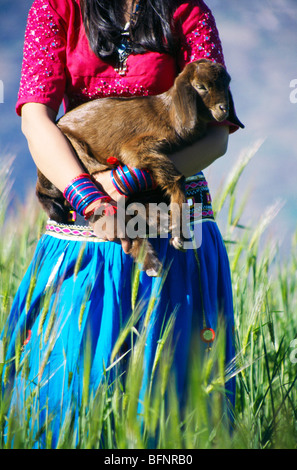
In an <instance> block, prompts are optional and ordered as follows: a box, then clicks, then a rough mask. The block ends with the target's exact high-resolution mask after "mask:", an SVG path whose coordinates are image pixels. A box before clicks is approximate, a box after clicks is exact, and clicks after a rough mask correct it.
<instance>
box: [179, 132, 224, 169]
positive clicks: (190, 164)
mask: <svg viewBox="0 0 297 470" xmlns="http://www.w3.org/2000/svg"><path fill="white" fill-rule="evenodd" d="M228 138H229V127H228V126H211V127H209V128H208V131H207V134H206V135H205V137H203V138H202V139H200V140H198V141H197V142H195V143H194V144H192V145H189V146H187V147H185V148H184V149H183V150H181V151H179V152H176V153H174V154H172V155H170V158H171V160H172V161H173V163H174V165H175V167H176V168H177V170H179V171H180V172H181V173H182V174H183V175H185V176H191V175H193V174H195V173H198V172H199V171H202V170H204V168H206V167H208V166H209V165H210V164H211V163H213V162H214V161H215V160H216V159H217V158H219V157H222V156H223V155H224V154H225V153H226V151H227V147H228Z"/></svg>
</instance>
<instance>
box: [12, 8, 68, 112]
mask: <svg viewBox="0 0 297 470" xmlns="http://www.w3.org/2000/svg"><path fill="white" fill-rule="evenodd" d="M65 29H66V26H65V21H64V20H63V19H62V18H61V16H60V15H59V14H58V13H57V12H56V10H55V9H54V8H53V7H52V6H51V2H50V0H35V1H34V3H33V5H32V7H31V9H30V11H29V15H28V20H27V27H26V32H25V42H24V52H23V64H22V73H21V82H20V88H19V93H18V101H17V103H16V112H17V114H18V115H21V108H22V105H23V104H25V103H28V102H34V103H42V104H46V105H48V106H50V107H51V108H53V109H54V110H55V111H56V112H58V110H59V107H60V104H61V102H62V100H63V96H64V91H65V83H66V74H65V62H66V31H65Z"/></svg>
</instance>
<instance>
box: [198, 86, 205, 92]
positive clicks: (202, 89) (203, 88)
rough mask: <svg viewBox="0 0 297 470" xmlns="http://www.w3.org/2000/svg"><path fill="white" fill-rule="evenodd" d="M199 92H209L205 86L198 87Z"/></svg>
mask: <svg viewBox="0 0 297 470" xmlns="http://www.w3.org/2000/svg"><path fill="white" fill-rule="evenodd" d="M197 88H198V90H201V91H207V89H206V87H205V86H204V85H197Z"/></svg>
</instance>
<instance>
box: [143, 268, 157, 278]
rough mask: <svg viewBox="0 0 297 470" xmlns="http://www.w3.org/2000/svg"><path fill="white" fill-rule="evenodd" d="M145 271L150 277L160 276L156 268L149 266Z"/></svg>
mask: <svg viewBox="0 0 297 470" xmlns="http://www.w3.org/2000/svg"><path fill="white" fill-rule="evenodd" d="M145 272H146V274H147V275H148V276H149V277H158V276H159V272H158V271H156V270H155V268H149V269H147V270H146V271H145Z"/></svg>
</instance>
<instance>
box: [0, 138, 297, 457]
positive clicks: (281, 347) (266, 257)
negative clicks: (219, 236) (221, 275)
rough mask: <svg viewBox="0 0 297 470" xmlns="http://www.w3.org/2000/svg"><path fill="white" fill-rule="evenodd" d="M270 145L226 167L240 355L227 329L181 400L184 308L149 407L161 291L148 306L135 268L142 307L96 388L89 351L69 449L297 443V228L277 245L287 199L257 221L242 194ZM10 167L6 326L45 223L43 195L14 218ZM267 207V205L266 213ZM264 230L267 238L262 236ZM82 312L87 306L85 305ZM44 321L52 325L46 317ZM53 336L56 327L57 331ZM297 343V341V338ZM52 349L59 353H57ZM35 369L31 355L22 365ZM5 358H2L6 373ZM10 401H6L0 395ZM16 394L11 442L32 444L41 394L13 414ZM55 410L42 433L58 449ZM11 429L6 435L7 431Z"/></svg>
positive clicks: (4, 225) (161, 352) (2, 298)
mask: <svg viewBox="0 0 297 470" xmlns="http://www.w3.org/2000/svg"><path fill="white" fill-rule="evenodd" d="M259 145H260V143H256V144H255V146H254V147H252V148H251V149H248V150H246V151H245V152H243V154H242V156H240V158H239V160H238V164H237V165H236V167H235V168H234V170H233V171H232V172H231V174H230V175H228V176H227V178H226V181H225V182H224V185H223V187H222V188H220V191H219V193H218V195H216V196H215V197H213V199H214V210H215V212H216V214H217V216H218V217H219V216H220V214H222V213H224V214H226V215H224V221H225V222H226V223H224V224H222V225H224V229H223V237H224V239H225V241H226V246H227V250H228V254H229V259H230V267H231V275H232V284H233V295H234V311H235V325H236V328H235V340H236V352H237V354H236V358H235V360H234V364H233V365H232V367H230V368H229V369H228V370H225V368H224V337H223V333H222V331H223V329H220V330H219V334H218V336H217V339H216V343H215V345H214V347H213V348H212V350H211V351H210V353H209V355H208V356H207V357H206V358H205V360H204V362H203V363H202V364H201V362H199V361H197V360H196V359H195V358H192V359H191V374H190V377H189V384H188V398H187V401H186V404H185V407H184V409H183V410H181V409H180V406H179V403H178V399H177V394H176V390H175V388H174V385H173V380H171V379H172V377H171V368H170V364H171V358H172V352H171V341H170V339H171V331H172V325H173V323H174V312H172V317H171V318H170V320H169V322H168V323H167V324H166V325H164V329H163V336H162V337H161V338H160V339H159V342H158V348H157V352H156V357H155V365H154V366H155V367H154V369H153V373H152V377H151V381H150V384H149V386H148V389H147V392H146V395H145V399H144V402H143V403H142V409H143V414H142V419H139V417H138V406H139V403H138V395H139V390H140V387H141V381H142V370H141V367H139V364H140V363H141V360H142V357H143V350H144V344H145V335H146V324H147V323H148V321H149V316H150V313H151V310H152V308H153V304H154V300H155V299H154V297H152V299H151V303H150V305H149V307H148V309H147V311H146V312H142V310H141V308H142V307H141V305H138V304H137V303H136V302H135V299H136V293H137V288H138V274H139V273H138V272H137V269H136V270H135V273H134V282H133V293H132V297H133V299H134V300H133V301H132V305H133V308H134V310H133V312H132V316H131V318H130V320H129V322H128V323H127V325H125V326H124V328H123V330H122V332H121V334H120V336H119V339H118V341H117V343H116V345H115V348H114V354H113V357H112V364H111V365H110V366H109V367H106V370H105V373H104V377H103V380H102V382H101V384H100V386H99V388H98V390H97V391H96V393H94V394H91V395H90V394H89V371H90V361H89V359H88V351H87V350H86V354H85V364H84V371H83V373H84V389H83V400H82V404H81V407H80V409H79V410H78V412H79V423H80V426H79V435H76V434H75V433H74V432H73V428H72V415H71V413H69V415H68V416H67V417H66V419H65V421H64V423H63V426H62V427H61V432H60V436H59V443H58V447H59V448H85V449H89V448H98V447H104V448H109V449H133V448H137V449H141V448H148V447H151V446H153V447H156V448H160V449H162V448H163V449H164V448H167V449H216V448H227V449H277V448H296V447H297V444H296V443H297V426H296V423H297V420H296V417H297V383H296V381H297V374H296V368H297V363H296V362H297V361H296V359H297V351H296V348H297V344H296V345H295V344H294V343H293V340H294V339H295V338H297V324H296V321H295V312H296V309H297V288H296V287H297V286H296V284H297V277H296V272H297V232H296V234H295V235H294V236H293V238H292V246H291V250H290V254H289V256H288V258H287V259H283V257H281V256H280V255H279V253H278V248H277V243H276V242H275V241H274V240H271V239H270V240H269V241H267V240H265V230H266V229H267V227H268V226H269V224H270V222H271V220H272V219H273V217H275V216H276V214H277V212H278V211H279V210H281V205H280V204H279V203H278V202H276V203H273V204H272V206H271V207H269V208H267V211H266V213H264V214H263V216H262V217H261V218H260V219H259V220H258V219H257V220H255V221H254V222H253V223H251V225H250V226H248V227H247V226H244V225H243V224H242V218H243V215H244V210H245V207H246V203H247V202H246V201H247V196H246V195H245V196H244V197H243V198H241V197H240V196H239V194H238V186H239V185H238V181H239V179H240V176H241V174H242V172H243V171H244V168H245V167H246V165H247V164H248V163H249V161H250V159H251V158H252V157H253V155H254V154H255V152H256V151H257V148H258V146H259ZM9 178H10V175H9V167H7V168H5V169H3V170H2V173H0V184H1V194H0V203H1V204H0V207H1V209H0V219H1V242H0V272H1V274H0V276H1V277H0V329H1V330H2V328H3V325H4V323H5V320H6V318H7V315H8V314H9V311H10V307H11V303H12V300H13V297H14V295H15V292H16V290H17V288H18V285H19V283H20V281H21V278H22V276H23V274H24V272H25V270H26V268H27V266H28V264H29V262H30V260H31V257H32V255H33V252H34V249H35V246H36V241H37V240H38V238H39V237H40V234H41V233H42V227H43V225H44V222H45V216H44V214H43V213H42V212H41V210H40V209H39V207H38V204H37V203H36V201H35V199H34V196H30V197H29V198H28V201H25V202H24V204H23V205H22V206H20V207H18V208H17V209H16V211H14V213H13V216H9V200H8V195H9V185H8V181H9ZM256 217H257V215H256ZM263 240H264V241H263ZM143 313H144V315H146V319H147V322H146V323H145V324H144V328H143V330H142V331H137V330H136V328H135V324H136V322H137V318H138V317H139V315H140V314H143ZM81 315H82V316H83V308H82V312H81ZM41 327H42V325H41ZM49 334H50V333H49ZM128 335H130V336H131V337H133V350H132V352H131V354H130V355H129V360H128V366H127V367H128V368H127V373H126V374H125V375H121V374H118V375H116V376H115V378H114V380H113V382H112V383H110V380H109V376H110V373H111V371H114V370H117V368H118V366H119V364H120V363H121V361H123V360H124V359H127V357H125V358H123V357H122V358H119V351H120V350H121V344H122V343H123V341H124V340H125V338H126V337H127V336H128ZM296 343H297V342H296ZM49 353H50V352H49ZM18 360H19V350H18V347H17V348H16V362H17V365H18V367H22V368H23V373H24V374H25V373H26V364H18ZM2 374H3V365H0V376H1V375H2ZM233 374H234V375H235V376H236V381H237V392H236V393H237V395H236V409H235V417H234V429H233V431H232V432H231V431H230V429H229V427H228V425H227V423H226V419H225V418H226V416H225V415H226V413H225V409H224V400H222V396H223V394H224V387H223V386H224V381H225V379H226V377H230V376H231V375H233ZM0 400H1V399H0ZM8 408H9V401H5V400H2V401H0V448H11V447H14V448H27V449H28V448H32V447H33V446H34V445H35V443H36V440H37V438H38V434H37V435H35V434H34V433H33V431H32V430H33V426H32V423H38V414H39V407H38V395H34V396H32V397H30V399H29V400H28V401H27V402H26V406H25V407H24V408H23V409H22V410H21V411H20V412H19V413H18V414H17V415H16V416H14V415H13V414H12V413H9V412H8ZM50 420H51V417H50V416H48V418H47V421H46V423H45V427H44V428H42V429H40V430H39V432H40V434H41V433H44V435H45V443H46V444H45V445H46V447H48V448H51V437H52V436H51V431H50ZM4 433H5V434H6V437H5V438H4Z"/></svg>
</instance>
